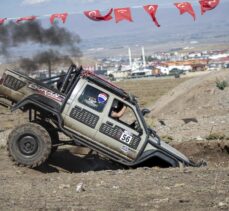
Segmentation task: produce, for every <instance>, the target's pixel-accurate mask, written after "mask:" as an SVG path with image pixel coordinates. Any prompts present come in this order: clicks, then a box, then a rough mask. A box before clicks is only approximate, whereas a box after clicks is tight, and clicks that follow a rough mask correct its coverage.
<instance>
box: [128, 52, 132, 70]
mask: <svg viewBox="0 0 229 211" xmlns="http://www.w3.org/2000/svg"><path fill="white" fill-rule="evenodd" d="M128 53H129V65H130V68H131V69H132V56H131V50H130V48H128Z"/></svg>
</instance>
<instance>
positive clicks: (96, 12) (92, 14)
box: [84, 9, 113, 21]
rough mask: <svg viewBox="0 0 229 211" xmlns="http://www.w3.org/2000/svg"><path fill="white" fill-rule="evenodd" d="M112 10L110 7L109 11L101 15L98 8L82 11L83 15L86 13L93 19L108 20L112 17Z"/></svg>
mask: <svg viewBox="0 0 229 211" xmlns="http://www.w3.org/2000/svg"><path fill="white" fill-rule="evenodd" d="M112 12H113V9H110V11H109V12H108V13H107V14H106V15H104V16H102V15H101V13H100V11H99V10H90V11H84V15H86V16H87V17H88V18H89V19H91V20H93V21H109V20H111V19H112V16H111V13H112Z"/></svg>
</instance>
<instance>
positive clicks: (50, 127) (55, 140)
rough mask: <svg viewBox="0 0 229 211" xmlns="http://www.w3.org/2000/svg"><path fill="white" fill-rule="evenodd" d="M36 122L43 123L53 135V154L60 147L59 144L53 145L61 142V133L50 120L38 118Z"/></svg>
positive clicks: (50, 134)
mask: <svg viewBox="0 0 229 211" xmlns="http://www.w3.org/2000/svg"><path fill="white" fill-rule="evenodd" d="M34 123H36V124H39V125H41V126H42V127H44V128H45V129H46V130H47V131H48V133H49V136H50V137H51V141H52V150H51V154H52V153H54V152H56V150H57V149H58V146H53V145H55V144H59V143H60V142H59V134H58V132H57V130H56V128H55V127H54V126H53V125H52V124H51V123H49V122H45V121H42V120H36V121H34Z"/></svg>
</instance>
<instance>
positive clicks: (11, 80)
mask: <svg viewBox="0 0 229 211" xmlns="http://www.w3.org/2000/svg"><path fill="white" fill-rule="evenodd" d="M3 85H4V86H6V87H8V88H10V89H13V90H14V91H18V90H19V89H21V88H22V87H23V86H25V83H24V82H23V81H20V80H18V79H17V78H15V77H13V76H11V75H7V76H6V78H5V80H4V83H3Z"/></svg>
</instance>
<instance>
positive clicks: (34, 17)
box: [16, 16, 37, 23]
mask: <svg viewBox="0 0 229 211" xmlns="http://www.w3.org/2000/svg"><path fill="white" fill-rule="evenodd" d="M36 18H37V17H36V16H28V17H23V18H18V19H17V20H16V23H19V22H21V21H34V20H35V19H36Z"/></svg>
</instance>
